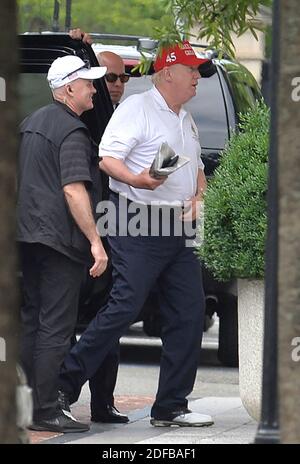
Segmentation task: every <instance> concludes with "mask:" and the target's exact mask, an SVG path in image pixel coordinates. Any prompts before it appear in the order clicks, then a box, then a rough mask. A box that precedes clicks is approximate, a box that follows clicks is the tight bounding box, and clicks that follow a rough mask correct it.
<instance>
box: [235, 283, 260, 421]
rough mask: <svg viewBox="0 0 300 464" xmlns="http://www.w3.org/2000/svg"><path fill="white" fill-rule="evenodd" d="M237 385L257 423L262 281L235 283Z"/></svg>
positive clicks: (258, 413)
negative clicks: (237, 349) (236, 286)
mask: <svg viewBox="0 0 300 464" xmlns="http://www.w3.org/2000/svg"><path fill="white" fill-rule="evenodd" d="M238 329H239V386H240V397H241V400H242V403H243V405H244V406H245V408H246V410H247V411H248V413H249V414H250V416H251V417H253V418H254V419H256V420H257V421H259V419H260V414H261V388H262V366H263V332H264V281H263V280H248V279H239V280H238Z"/></svg>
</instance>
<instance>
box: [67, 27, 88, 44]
mask: <svg viewBox="0 0 300 464" xmlns="http://www.w3.org/2000/svg"><path fill="white" fill-rule="evenodd" d="M69 35H70V37H71V38H72V39H75V40H82V42H84V43H87V44H89V45H91V44H92V43H93V40H92V38H91V36H90V35H89V34H87V33H86V32H84V31H82V30H81V29H79V28H77V29H71V30H70V31H69Z"/></svg>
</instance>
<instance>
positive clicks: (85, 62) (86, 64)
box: [61, 60, 91, 80]
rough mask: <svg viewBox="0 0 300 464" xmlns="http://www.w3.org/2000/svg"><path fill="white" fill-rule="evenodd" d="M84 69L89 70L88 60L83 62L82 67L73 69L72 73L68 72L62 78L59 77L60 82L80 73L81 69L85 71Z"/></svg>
mask: <svg viewBox="0 0 300 464" xmlns="http://www.w3.org/2000/svg"><path fill="white" fill-rule="evenodd" d="M85 68H86V69H91V63H90V62H89V61H88V60H84V64H83V65H82V66H80V67H79V68H77V69H74V71H71V72H69V73H68V74H66V75H65V76H64V77H61V80H63V79H66V78H67V77H69V76H71V75H72V74H74V73H76V72H78V71H80V70H81V69H85Z"/></svg>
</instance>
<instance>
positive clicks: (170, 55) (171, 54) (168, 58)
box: [166, 52, 176, 63]
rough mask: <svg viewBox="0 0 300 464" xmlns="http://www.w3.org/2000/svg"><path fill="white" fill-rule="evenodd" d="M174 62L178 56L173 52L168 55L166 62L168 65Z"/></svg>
mask: <svg viewBox="0 0 300 464" xmlns="http://www.w3.org/2000/svg"><path fill="white" fill-rule="evenodd" d="M173 61H176V55H175V52H171V53H169V54H168V55H167V58H166V62H167V63H172V62H173Z"/></svg>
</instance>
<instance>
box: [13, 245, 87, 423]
mask: <svg viewBox="0 0 300 464" xmlns="http://www.w3.org/2000/svg"><path fill="white" fill-rule="evenodd" d="M20 258H21V267H22V272H23V295H24V304H23V306H22V308H21V319H22V337H21V355H20V357H21V363H22V365H23V367H24V369H25V372H26V374H27V377H28V381H29V384H30V385H31V387H32V389H33V399H34V420H36V421H37V420H42V419H48V418H51V417H54V416H55V415H57V412H58V401H57V395H58V376H59V370H60V367H61V364H62V362H63V359H64V357H65V355H66V354H67V352H68V350H69V347H70V339H71V336H72V334H73V332H74V327H75V323H76V317H77V307H78V299H79V291H80V284H81V280H82V278H83V269H84V265H82V264H80V263H77V262H75V261H72V260H71V259H69V258H68V257H67V256H65V255H63V254H61V253H58V252H57V251H55V250H54V249H52V248H50V247H47V246H45V245H42V244H38V243H34V244H28V243H21V244H20Z"/></svg>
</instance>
